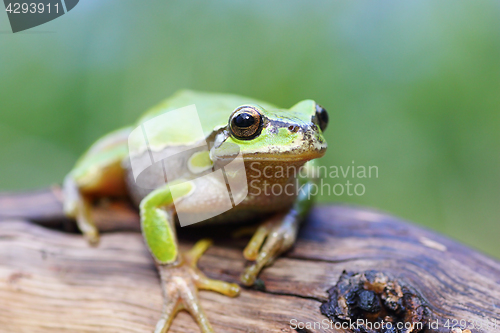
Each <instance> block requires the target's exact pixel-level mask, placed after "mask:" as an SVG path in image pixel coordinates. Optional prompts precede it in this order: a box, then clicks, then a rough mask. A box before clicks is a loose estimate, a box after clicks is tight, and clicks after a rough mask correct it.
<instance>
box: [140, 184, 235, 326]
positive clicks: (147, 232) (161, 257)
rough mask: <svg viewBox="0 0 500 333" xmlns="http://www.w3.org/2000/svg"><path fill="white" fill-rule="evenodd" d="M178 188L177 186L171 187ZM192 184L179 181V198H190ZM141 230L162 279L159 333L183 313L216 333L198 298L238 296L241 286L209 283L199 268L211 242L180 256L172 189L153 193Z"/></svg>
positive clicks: (144, 208) (146, 204)
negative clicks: (211, 294) (208, 294)
mask: <svg viewBox="0 0 500 333" xmlns="http://www.w3.org/2000/svg"><path fill="white" fill-rule="evenodd" d="M170 185H172V186H173V185H174V184H170ZM192 186H193V185H192V184H191V183H190V182H183V181H178V182H177V184H176V188H177V192H176V193H177V194H178V195H179V196H180V197H184V196H187V195H188V194H189V193H190V192H191V190H192ZM140 210H141V227H142V233H143V235H144V238H145V239H146V243H147V245H148V247H149V250H150V251H151V254H152V255H153V258H154V259H155V262H156V264H157V267H158V270H159V272H160V276H161V285H162V290H163V311H162V315H161V318H160V320H159V321H158V323H157V325H156V329H155V333H160V332H161V333H165V332H167V331H168V329H169V327H170V325H171V324H172V321H173V320H174V318H175V315H176V314H177V312H178V311H179V310H187V311H188V312H189V313H191V315H192V316H193V318H194V319H195V320H196V322H197V323H198V325H199V327H200V329H201V331H202V332H203V333H211V332H213V329H212V326H211V325H210V323H209V321H208V319H207V316H206V315H205V312H204V311H203V308H202V306H201V304H200V300H199V298H198V290H199V289H205V290H212V291H216V292H219V293H221V294H224V295H227V296H232V297H234V296H237V295H238V294H239V292H240V288H239V286H238V285H237V284H234V283H228V282H224V281H218V280H212V279H209V278H207V277H206V276H205V274H203V273H202V272H201V271H200V270H199V269H198V267H197V266H196V264H197V262H198V259H199V258H200V257H201V255H202V254H203V253H204V252H205V250H206V249H207V248H208V247H209V246H210V244H211V241H209V240H201V241H199V242H198V243H196V245H195V246H194V247H193V248H192V249H191V250H190V251H188V252H186V253H179V251H178V246H177V240H176V238H175V229H174V222H173V221H174V209H173V198H172V193H171V192H170V187H169V186H164V187H162V188H159V189H157V190H154V191H153V192H151V193H150V194H149V195H148V196H146V197H145V198H144V199H143V200H142V202H141V204H140Z"/></svg>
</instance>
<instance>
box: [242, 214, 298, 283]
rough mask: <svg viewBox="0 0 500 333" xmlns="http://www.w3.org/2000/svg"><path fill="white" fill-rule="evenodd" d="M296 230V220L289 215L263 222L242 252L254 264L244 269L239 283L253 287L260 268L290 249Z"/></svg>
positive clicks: (278, 216)
mask: <svg viewBox="0 0 500 333" xmlns="http://www.w3.org/2000/svg"><path fill="white" fill-rule="evenodd" d="M298 228H299V224H298V220H297V219H296V217H295V216H294V215H291V214H288V215H283V214H279V215H277V216H275V217H273V218H272V219H271V220H269V221H266V222H264V223H263V224H262V225H261V226H260V227H259V228H258V229H257V231H256V232H255V234H254V235H253V237H252V239H251V240H250V242H249V243H248V245H247V247H246V248H245V250H244V251H243V256H244V257H245V258H246V259H247V260H250V261H255V262H254V263H253V264H252V265H251V266H249V267H247V268H246V269H245V271H244V272H243V274H242V275H241V281H242V282H243V283H244V284H245V285H247V286H251V285H253V284H254V282H255V280H256V279H257V276H258V275H259V273H260V271H261V270H262V268H264V267H265V266H269V265H271V264H272V263H273V262H274V260H275V259H276V257H278V256H279V255H280V254H281V253H283V252H285V251H286V250H288V249H289V248H290V247H292V245H293V243H295V239H296V238H297V231H298Z"/></svg>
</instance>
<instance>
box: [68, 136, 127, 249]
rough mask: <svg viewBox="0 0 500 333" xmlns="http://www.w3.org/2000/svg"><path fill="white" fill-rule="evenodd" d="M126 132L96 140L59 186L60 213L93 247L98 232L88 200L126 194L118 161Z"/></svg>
mask: <svg viewBox="0 0 500 333" xmlns="http://www.w3.org/2000/svg"><path fill="white" fill-rule="evenodd" d="M129 133H130V128H124V129H121V130H118V131H115V132H112V133H110V134H108V135H107V136H105V137H103V138H102V139H100V140H98V141H97V142H96V143H94V145H92V146H91V147H90V149H89V150H88V151H87V152H86V153H85V154H84V155H83V156H82V157H81V158H80V160H79V161H78V162H77V163H76V165H75V167H74V168H73V170H71V172H70V173H69V174H68V175H67V176H66V178H65V179H64V183H63V194H64V199H63V202H64V212H65V214H66V215H67V216H68V217H71V218H74V219H76V222H77V226H78V228H79V229H80V231H81V232H82V233H83V235H84V236H85V238H86V239H87V240H88V242H89V243H90V244H92V245H96V244H97V243H98V241H99V231H98V230H97V227H96V225H95V224H94V221H93V219H92V212H91V210H92V199H93V198H98V197H106V196H118V195H123V194H125V193H126V186H125V176H124V170H123V168H122V166H121V162H122V160H123V159H124V158H125V157H126V156H127V139H128V134H129Z"/></svg>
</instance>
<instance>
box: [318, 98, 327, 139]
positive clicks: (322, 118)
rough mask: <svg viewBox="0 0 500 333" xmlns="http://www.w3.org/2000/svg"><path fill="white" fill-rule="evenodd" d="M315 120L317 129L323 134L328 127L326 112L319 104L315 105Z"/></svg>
mask: <svg viewBox="0 0 500 333" xmlns="http://www.w3.org/2000/svg"><path fill="white" fill-rule="evenodd" d="M316 119H317V121H318V125H319V128H321V131H322V132H323V131H324V130H325V129H326V126H328V112H326V110H325V109H324V108H323V107H322V106H321V105H319V104H316Z"/></svg>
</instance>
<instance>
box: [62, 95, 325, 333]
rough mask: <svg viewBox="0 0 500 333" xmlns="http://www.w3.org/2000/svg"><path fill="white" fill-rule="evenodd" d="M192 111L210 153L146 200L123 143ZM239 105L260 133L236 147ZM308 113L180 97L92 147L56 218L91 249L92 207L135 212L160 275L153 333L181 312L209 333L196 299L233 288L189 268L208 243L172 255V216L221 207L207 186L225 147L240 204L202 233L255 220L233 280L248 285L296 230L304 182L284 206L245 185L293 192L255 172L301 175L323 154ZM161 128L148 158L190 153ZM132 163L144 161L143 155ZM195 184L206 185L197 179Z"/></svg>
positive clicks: (220, 189) (310, 104)
mask: <svg viewBox="0 0 500 333" xmlns="http://www.w3.org/2000/svg"><path fill="white" fill-rule="evenodd" d="M193 104H194V105H195V106H196V108H197V111H198V115H199V117H200V121H201V125H202V128H203V136H204V137H205V141H206V142H207V143H208V147H211V148H210V150H207V148H205V149H203V148H202V149H201V150H198V151H196V152H193V153H192V156H191V157H190V158H188V159H187V160H186V161H184V162H182V163H178V164H175V163H174V164H167V165H170V166H168V167H169V168H171V169H169V170H172V171H173V173H172V174H174V175H175V177H174V179H171V178H169V179H168V181H169V182H168V183H167V184H166V185H162V186H159V187H158V188H156V189H155V190H145V189H141V188H139V187H138V186H137V185H136V184H135V182H134V177H133V175H132V171H131V167H130V158H129V154H128V153H129V152H128V149H127V147H128V144H129V143H130V142H132V141H130V140H133V138H132V137H131V139H129V135H130V133H132V131H133V129H134V128H136V127H137V126H140V125H141V124H143V123H144V122H146V121H148V120H150V119H153V118H155V117H157V116H159V115H161V114H163V113H165V112H168V111H172V110H176V109H179V108H183V107H185V106H188V105H193ZM242 105H244V106H249V107H251V108H253V109H255V110H257V111H258V112H259V113H260V115H261V120H262V126H261V127H260V130H259V131H258V132H257V133H256V135H254V136H252V137H251V138H241V137H240V138H239V137H236V135H235V134H234V132H233V131H232V130H231V125H230V124H231V117H234V115H233V110H235V109H237V108H238V107H240V106H242ZM317 110H318V109H317V105H316V103H315V102H314V101H312V100H305V101H302V102H299V103H297V104H296V105H294V106H293V107H292V108H290V109H288V110H284V109H280V108H278V107H276V106H273V105H271V104H269V103H265V102H262V101H258V100H254V99H251V98H247V97H241V96H236V95H227V94H213V93H200V92H193V91H180V92H178V93H176V94H175V95H174V96H172V97H171V98H169V99H167V100H165V101H163V102H162V103H160V104H159V105H158V106H156V107H154V108H153V109H151V110H149V111H148V112H146V113H145V114H144V115H143V116H142V117H141V118H140V119H139V121H138V123H137V124H136V126H134V127H129V128H124V129H121V130H118V131H115V132H112V133H110V134H108V135H106V136H105V137H103V138H101V139H100V140H98V141H97V142H96V143H95V144H94V145H93V146H92V147H91V148H90V149H89V150H88V151H87V152H86V153H85V154H84V155H83V157H82V158H81V159H80V160H79V161H78V162H77V164H76V165H75V167H74V169H73V170H72V171H71V172H70V173H69V174H68V176H67V177H66V179H65V182H64V192H65V205H64V206H65V211H66V213H67V215H68V216H71V217H73V218H75V219H76V220H77V224H78V226H79V228H80V230H81V231H82V232H83V233H84V235H85V236H86V238H87V239H88V240H89V242H90V243H93V244H96V243H97V241H98V231H97V229H96V227H95V225H94V223H93V220H92V214H91V204H90V203H91V201H92V199H94V198H96V197H103V196H115V195H124V194H128V195H130V196H131V197H132V198H133V199H134V200H135V201H136V202H137V203H138V205H139V208H140V215H141V227H142V233H143V235H144V238H145V240H146V243H147V245H148V248H149V250H150V252H151V254H152V256H153V258H154V260H155V262H156V264H157V267H158V269H159V271H160V276H161V278H162V287H163V291H164V308H163V314H162V318H161V319H160V320H159V322H158V324H157V326H156V329H155V332H167V331H168V329H169V327H170V324H171V323H172V320H173V318H174V317H175V314H176V313H177V311H179V310H181V309H186V310H188V311H189V312H190V313H191V314H192V315H193V317H194V318H195V319H196V320H197V322H198V324H199V327H200V329H201V331H202V332H213V329H212V327H211V326H210V323H209V322H208V320H207V318H206V315H205V314H204V312H203V309H202V308H201V306H200V304H199V300H198V297H197V290H198V289H208V290H214V291H218V292H221V293H223V294H226V295H229V296H236V295H237V294H238V293H239V286H237V285H235V284H230V283H226V282H223V281H214V280H210V279H208V278H206V277H205V276H204V275H203V273H202V272H200V271H199V270H198V269H197V268H196V261H197V259H198V258H199V257H200V256H201V254H202V253H203V251H204V250H205V249H206V248H207V247H208V246H209V244H210V243H209V241H207V240H203V241H200V242H199V243H198V244H197V245H195V247H194V248H193V250H191V251H189V252H188V253H185V254H183V253H180V252H179V250H178V242H177V239H176V233H175V224H174V221H175V215H176V214H177V213H179V214H180V212H183V213H185V214H189V213H190V212H193V213H204V212H208V211H210V210H213V209H217V208H218V205H219V204H221V202H222V198H224V196H227V187H226V184H225V183H223V184H221V183H220V182H219V181H218V180H217V179H216V178H215V177H212V176H211V175H212V167H213V165H214V164H217V163H224V161H230V160H232V159H234V158H235V150H234V147H235V145H237V146H238V147H239V150H240V152H241V153H242V154H243V161H244V163H245V169H246V173H247V174H246V176H247V180H248V183H249V195H248V196H247V197H246V198H244V199H243V200H242V201H241V202H240V203H239V204H238V205H237V206H236V207H233V208H232V209H230V210H229V211H226V212H225V213H223V214H221V215H220V216H217V217H215V218H212V219H210V220H208V221H205V222H204V223H220V222H225V223H242V222H245V221H247V220H255V219H262V220H263V224H262V225H261V226H260V227H259V228H257V231H256V232H255V234H254V236H253V237H252V239H251V240H250V242H249V244H248V246H247V247H246V249H245V251H244V255H245V258H246V259H248V260H251V261H255V262H254V264H253V265H251V266H250V267H248V268H247V269H246V270H245V272H244V273H243V274H242V282H243V283H244V284H245V285H252V284H253V283H254V281H255V279H256V278H257V275H258V274H259V272H260V271H261V270H262V268H263V267H265V266H266V265H269V264H270V263H272V262H273V261H274V260H275V259H276V257H277V256H279V254H281V253H283V252H284V251H286V250H288V249H289V248H290V247H291V246H292V245H293V243H294V241H295V239H296V236H297V230H298V228H299V225H300V221H302V220H303V218H304V217H305V215H306V214H307V212H308V211H309V209H310V207H311V202H312V201H311V195H310V194H311V193H310V190H311V184H312V181H313V180H311V179H300V184H301V185H302V186H301V187H300V188H299V187H296V189H297V191H296V193H297V195H293V196H291V195H289V194H285V193H283V194H282V195H280V196H274V195H269V194H268V193H267V192H266V193H267V194H264V192H265V191H262V192H261V193H257V194H255V193H252V191H251V190H250V182H251V181H252V180H256V179H257V180H259V182H257V185H256V183H255V182H254V183H252V185H251V186H252V189H255V186H262V187H264V186H269V184H279V185H281V186H284V185H286V184H290V183H293V184H296V179H295V175H287V176H286V177H274V176H273V177H271V178H265V179H264V178H263V175H262V174H263V173H260V172H259V170H263V169H264V168H265V167H268V168H269V167H272V168H278V167H280V166H281V167H283V166H294V167H296V168H300V167H302V166H304V165H305V166H306V167H308V166H309V165H310V163H311V162H308V161H311V160H312V159H315V158H318V157H321V156H322V155H323V154H324V153H325V150H326V141H325V139H324V137H323V131H322V130H321V127H322V128H323V130H324V128H325V127H326V124H320V123H319V122H320V120H319V119H318V118H320V117H319V116H318V111H317ZM182 117H183V116H182V115H181V116H180V117H179V118H180V119H178V120H179V121H181V122H188V123H190V122H191V121H192V120H191V119H182ZM228 120H229V122H228ZM161 125H162V126H163V127H161V128H157V131H152V132H150V133H148V143H149V149H150V150H151V151H157V152H169V151H175V149H178V148H179V147H188V148H189V147H198V146H200V141H199V139H200V138H199V136H198V137H196V136H194V135H193V134H192V133H191V132H189V131H184V130H180V129H179V126H176V124H172V123H170V124H161ZM322 125H323V126H322ZM151 133H153V134H152V135H151ZM134 153H135V154H141V153H144V154H146V153H148V151H143V152H142V151H139V152H134ZM131 154H132V152H131ZM168 162H169V161H167V163H168ZM306 162H308V163H307V164H306ZM251 163H253V164H251ZM267 174H269V172H267ZM205 175H207V177H201V178H200V176H205ZM160 176H162V175H158V174H156V175H155V174H154V173H151V174H148V175H146V177H150V178H151V180H153V179H154V178H155V177H160ZM226 176H227V177H229V178H230V179H229V180H231V177H234V178H235V179H236V178H237V177H238V175H237V174H231V173H229V172H228V173H227V175H226ZM239 176H241V175H239ZM171 188H175V195H176V197H177V198H179V197H180V198H181V199H182V201H181V202H180V204H178V203H177V202H176V205H175V206H174V205H173V196H172V189H171ZM207 190H210V193H211V196H210V198H206V193H207ZM219 199H221V200H219ZM179 281H184V283H179Z"/></svg>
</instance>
